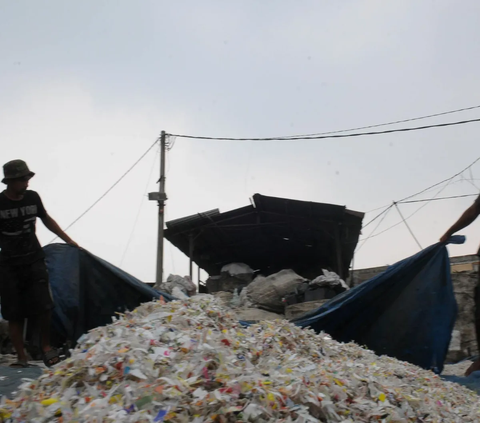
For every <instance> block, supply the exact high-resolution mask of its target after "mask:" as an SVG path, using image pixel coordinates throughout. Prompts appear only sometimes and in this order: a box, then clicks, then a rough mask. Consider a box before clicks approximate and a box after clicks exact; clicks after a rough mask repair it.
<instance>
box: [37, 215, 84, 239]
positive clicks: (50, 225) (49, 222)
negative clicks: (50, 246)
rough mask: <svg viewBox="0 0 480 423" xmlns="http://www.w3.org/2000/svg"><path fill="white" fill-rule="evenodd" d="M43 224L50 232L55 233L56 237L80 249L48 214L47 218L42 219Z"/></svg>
mask: <svg viewBox="0 0 480 423" xmlns="http://www.w3.org/2000/svg"><path fill="white" fill-rule="evenodd" d="M42 222H43V224H44V225H45V227H46V228H47V229H48V230H49V231H50V232H53V233H54V234H55V235H57V236H58V237H59V238H61V239H62V240H63V241H65V242H66V243H67V244H69V245H73V246H74V247H78V244H77V243H76V242H75V241H74V240H73V239H72V238H70V237H69V236H68V235H67V234H66V233H65V232H63V230H62V228H60V226H59V225H58V223H57V222H55V220H53V219H52V218H51V217H50V215H48V214H46V215H45V217H43V218H42Z"/></svg>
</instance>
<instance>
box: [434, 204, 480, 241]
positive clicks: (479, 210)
mask: <svg viewBox="0 0 480 423" xmlns="http://www.w3.org/2000/svg"><path fill="white" fill-rule="evenodd" d="M479 198H480V197H479ZM478 215H480V201H479V200H477V201H475V203H473V204H472V205H471V206H470V207H469V208H468V209H467V210H465V212H464V213H463V214H462V215H461V216H460V219H458V220H457V221H456V222H455V223H454V224H453V226H452V227H451V228H450V229H449V230H448V231H447V232H445V235H443V236H442V237H441V238H440V242H446V241H447V240H448V239H449V238H450V237H451V236H452V235H453V234H454V233H456V232H458V231H461V230H462V229H463V228H466V227H467V226H468V225H470V224H471V223H473V221H474V220H475V219H476V218H477V217H478Z"/></svg>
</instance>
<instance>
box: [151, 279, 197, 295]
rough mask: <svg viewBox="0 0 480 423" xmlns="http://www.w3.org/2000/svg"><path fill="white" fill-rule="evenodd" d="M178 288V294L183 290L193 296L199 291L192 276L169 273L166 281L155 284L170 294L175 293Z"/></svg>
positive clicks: (185, 293) (156, 287)
mask: <svg viewBox="0 0 480 423" xmlns="http://www.w3.org/2000/svg"><path fill="white" fill-rule="evenodd" d="M175 288H176V292H177V295H178V293H179V291H181V292H182V293H183V294H184V295H186V296H189V297H191V296H192V295H195V294H196V292H197V286H196V285H195V284H194V283H193V282H192V280H191V279H190V276H184V277H182V276H179V275H169V276H168V278H167V281H166V282H162V283H160V284H157V285H155V286H154V289H158V290H160V291H163V292H167V293H168V294H172V295H174V296H175V294H174V292H173V291H174V289H175Z"/></svg>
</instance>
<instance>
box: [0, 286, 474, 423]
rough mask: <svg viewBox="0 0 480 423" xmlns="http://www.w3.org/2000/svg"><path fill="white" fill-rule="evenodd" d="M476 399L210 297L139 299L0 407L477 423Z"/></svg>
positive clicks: (126, 418) (151, 418) (143, 417)
mask: <svg viewBox="0 0 480 423" xmlns="http://www.w3.org/2000/svg"><path fill="white" fill-rule="evenodd" d="M479 400H480V397H478V396H477V395H476V394H474V393H473V392H472V391H470V390H468V389H466V388H463V387H461V386H459V385H456V384H452V383H448V382H443V381H442V380H441V379H440V378H439V377H438V376H436V375H434V374H433V373H431V372H429V371H425V370H422V369H420V368H418V367H416V366H413V365H411V364H408V363H404V362H400V361H398V360H396V359H392V358H389V357H378V356H376V355H375V354H374V353H372V352H371V351H368V350H365V349H362V348H361V347H359V346H358V345H355V344H341V343H338V342H336V341H334V340H332V339H330V338H329V337H328V336H326V335H323V334H320V335H316V334H315V333H314V332H313V331H310V330H305V329H301V328H299V327H297V326H294V325H293V324H291V323H289V322H287V321H285V320H283V321H277V322H275V323H271V322H262V323H259V324H255V325H251V326H248V327H245V326H242V325H241V324H239V323H238V321H237V320H236V318H235V317H234V315H233V314H232V313H231V312H230V311H228V310H227V309H225V308H224V307H222V306H221V305H220V302H219V301H218V300H216V299H214V297H212V296H210V295H197V296H195V297H193V298H191V299H188V300H183V301H173V302H170V303H165V302H164V301H163V300H162V299H161V300H160V301H156V302H151V303H146V304H144V305H142V306H140V307H139V308H137V309H136V310H135V311H133V312H129V313H126V314H124V315H119V317H118V318H116V319H114V322H113V323H112V324H110V325H108V326H106V327H100V328H97V329H94V330H92V331H91V332H90V333H88V334H86V335H84V336H83V337H82V339H80V341H79V345H78V347H77V348H76V349H75V350H74V351H73V352H72V356H71V358H69V359H67V360H66V361H64V362H62V363H61V364H59V365H58V366H57V367H56V368H54V369H53V370H50V371H48V372H47V373H45V374H44V375H43V376H42V377H40V379H38V380H29V381H25V383H24V384H23V385H22V386H21V388H20V389H19V392H18V393H17V395H16V396H15V397H14V399H13V400H11V401H10V400H7V401H3V403H2V404H1V405H0V408H1V409H0V413H1V415H2V418H3V421H15V422H20V421H23V422H34V423H35V422H45V421H49V422H55V421H57V422H62V421H63V422H170V423H176V422H179V423H180V422H181V423H184V422H194V423H206V422H217V423H218V422H225V423H226V422H285V423H286V422H290V423H293V422H297V423H300V422H302V423H307V422H343V423H353V422H372V421H379V422H396V423H407V422H449V423H452V422H458V423H460V422H462V423H463V422H478V421H480V401H479Z"/></svg>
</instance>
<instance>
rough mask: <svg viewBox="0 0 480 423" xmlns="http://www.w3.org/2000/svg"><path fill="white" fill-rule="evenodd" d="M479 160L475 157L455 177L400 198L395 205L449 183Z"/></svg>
mask: <svg viewBox="0 0 480 423" xmlns="http://www.w3.org/2000/svg"><path fill="white" fill-rule="evenodd" d="M479 160H480V157H477V158H476V159H475V160H474V161H473V162H472V163H470V164H469V165H468V166H467V167H466V168H465V169H462V170H461V171H460V172H458V173H456V174H455V175H453V176H451V177H450V178H447V179H444V180H443V181H440V182H437V183H436V184H433V185H430V186H429V187H428V188H425V189H423V190H421V191H419V192H416V193H415V194H412V195H409V196H408V197H405V198H402V199H401V200H399V201H397V203H401V202H403V201H405V200H409V199H410V198H413V197H416V196H417V195H420V194H423V193H424V192H426V191H430V190H431V189H432V188H435V187H438V186H439V185H442V184H443V183H445V182H448V181H451V180H452V179H454V178H455V177H457V176H458V175H460V174H462V173H463V172H465V171H466V170H468V169H470V168H471V167H472V166H473V165H475V164H476V163H477V162H478V161H479Z"/></svg>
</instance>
